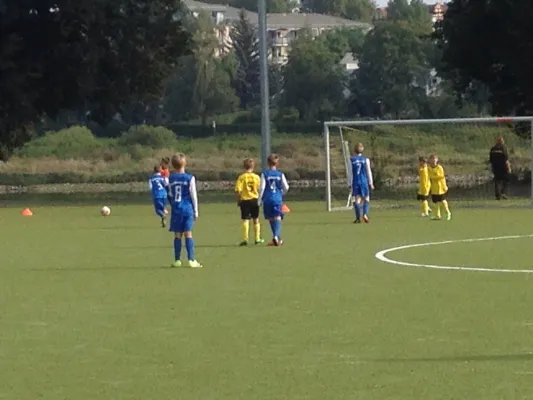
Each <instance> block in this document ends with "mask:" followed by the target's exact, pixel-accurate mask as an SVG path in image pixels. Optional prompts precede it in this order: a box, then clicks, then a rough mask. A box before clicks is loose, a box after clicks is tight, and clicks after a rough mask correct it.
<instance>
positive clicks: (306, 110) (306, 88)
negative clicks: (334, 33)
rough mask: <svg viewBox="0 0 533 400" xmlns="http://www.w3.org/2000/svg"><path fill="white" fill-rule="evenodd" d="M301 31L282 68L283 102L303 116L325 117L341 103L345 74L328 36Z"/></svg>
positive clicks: (303, 117) (311, 117)
mask: <svg viewBox="0 0 533 400" xmlns="http://www.w3.org/2000/svg"><path fill="white" fill-rule="evenodd" d="M301 32H302V33H301V34H300V35H299V36H298V38H297V39H296V40H295V41H294V42H293V45H292V49H291V53H290V55H289V61H288V62H287V65H286V66H285V68H284V72H283V76H284V93H283V105H284V106H285V107H294V108H296V109H297V110H298V112H299V114H300V118H301V119H306V120H311V119H317V118H319V119H325V118H327V117H328V116H329V115H331V114H332V113H333V111H338V110H339V107H340V106H341V103H342V101H343V95H342V90H343V85H344V76H343V74H342V71H341V69H340V66H339V64H338V62H337V61H335V60H336V57H335V54H333V53H332V52H331V51H330V50H329V49H328V47H327V45H326V42H325V40H323V39H322V38H320V37H318V38H316V39H315V40H314V39H313V38H312V36H311V35H310V34H308V33H305V32H303V31H301Z"/></svg>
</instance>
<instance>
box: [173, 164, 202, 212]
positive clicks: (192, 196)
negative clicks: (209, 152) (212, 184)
mask: <svg viewBox="0 0 533 400" xmlns="http://www.w3.org/2000/svg"><path fill="white" fill-rule="evenodd" d="M168 187H169V190H168V197H169V200H170V205H171V206H172V214H173V215H174V214H176V215H177V214H180V215H190V216H194V217H198V197H197V194H196V180H195V179H194V176H192V175H191V174H187V173H183V174H181V173H176V172H175V173H172V174H171V175H170V177H169V185H168Z"/></svg>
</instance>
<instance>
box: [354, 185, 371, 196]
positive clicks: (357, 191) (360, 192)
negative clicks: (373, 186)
mask: <svg viewBox="0 0 533 400" xmlns="http://www.w3.org/2000/svg"><path fill="white" fill-rule="evenodd" d="M352 196H354V197H369V196H370V187H369V186H368V185H358V186H353V187H352Z"/></svg>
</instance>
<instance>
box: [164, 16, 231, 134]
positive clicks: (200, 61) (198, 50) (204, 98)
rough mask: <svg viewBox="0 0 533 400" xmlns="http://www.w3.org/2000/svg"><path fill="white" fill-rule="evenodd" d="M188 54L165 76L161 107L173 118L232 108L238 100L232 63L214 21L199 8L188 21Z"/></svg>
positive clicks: (205, 120) (204, 119)
mask: <svg viewBox="0 0 533 400" xmlns="http://www.w3.org/2000/svg"><path fill="white" fill-rule="evenodd" d="M188 28H189V29H190V30H191V32H192V46H191V47H192V55H191V56H189V57H186V58H184V59H182V60H181V62H180V65H179V66H178V68H177V69H176V70H175V72H174V74H173V75H172V77H171V78H170V79H169V80H168V84H167V90H166V96H165V111H166V112H167V113H168V114H170V115H171V116H172V117H173V119H174V120H176V119H177V120H183V119H194V118H198V117H199V118H200V119H201V121H202V124H204V125H206V124H207V123H208V118H209V117H210V116H213V115H216V114H218V113H224V112H230V111H233V110H234V109H235V107H236V105H237V104H238V102H239V99H238V98H237V96H236V95H235V91H234V90H233V88H232V85H231V84H232V81H233V80H234V79H235V70H236V63H235V60H234V58H233V55H231V54H229V55H224V50H225V49H224V46H223V44H221V43H220V42H219V41H218V39H217V37H216V36H215V25H214V24H213V23H212V21H211V18H210V17H209V15H207V14H205V13H203V12H201V13H200V14H198V16H197V18H196V19H194V20H192V21H190V22H189V24H188Z"/></svg>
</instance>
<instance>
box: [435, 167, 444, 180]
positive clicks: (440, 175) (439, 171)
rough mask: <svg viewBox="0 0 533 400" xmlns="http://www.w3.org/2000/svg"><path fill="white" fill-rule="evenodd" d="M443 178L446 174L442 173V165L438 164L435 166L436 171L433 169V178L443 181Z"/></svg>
mask: <svg viewBox="0 0 533 400" xmlns="http://www.w3.org/2000/svg"><path fill="white" fill-rule="evenodd" d="M445 179H446V176H445V175H444V168H443V167H442V165H439V167H438V168H436V171H435V180H436V181H443V180H445Z"/></svg>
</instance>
